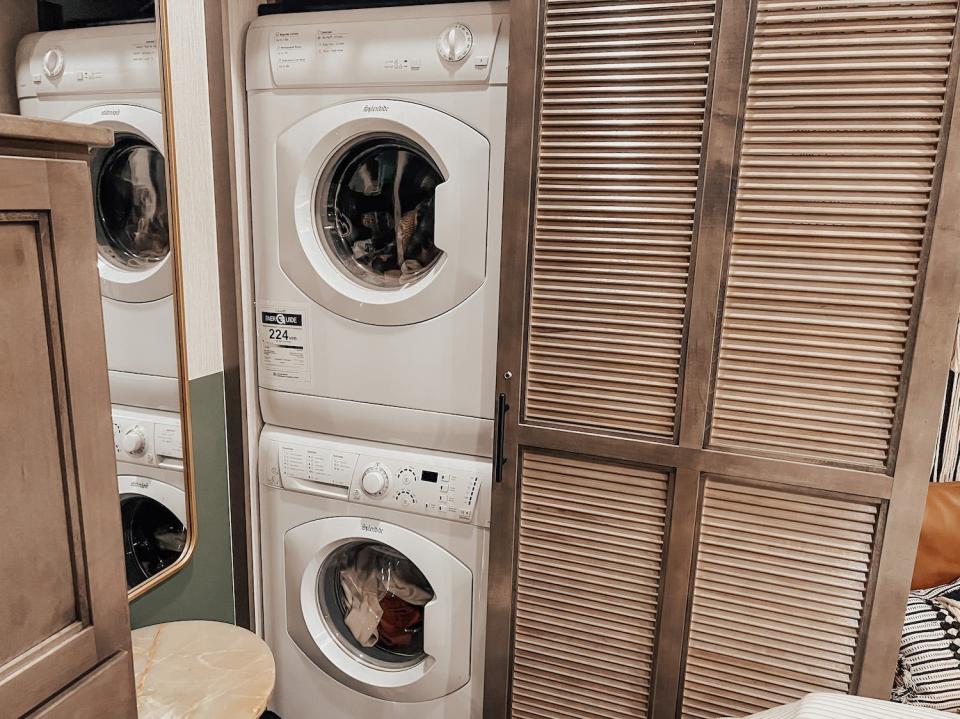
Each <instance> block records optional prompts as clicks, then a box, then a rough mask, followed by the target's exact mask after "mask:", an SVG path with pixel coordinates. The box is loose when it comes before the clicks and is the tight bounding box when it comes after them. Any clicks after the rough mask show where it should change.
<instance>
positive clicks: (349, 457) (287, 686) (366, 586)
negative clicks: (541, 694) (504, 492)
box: [259, 427, 490, 719]
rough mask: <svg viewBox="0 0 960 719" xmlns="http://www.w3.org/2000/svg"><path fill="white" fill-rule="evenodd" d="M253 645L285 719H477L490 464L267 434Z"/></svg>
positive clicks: (292, 434)
mask: <svg viewBox="0 0 960 719" xmlns="http://www.w3.org/2000/svg"><path fill="white" fill-rule="evenodd" d="M259 473H260V484H261V487H260V490H261V491H260V514H261V545H262V556H263V583H262V586H263V612H264V615H263V621H264V635H265V638H266V640H267V642H268V643H269V644H270V646H271V648H272V650H273V653H274V657H275V658H276V662H277V688H276V692H275V694H274V699H273V705H272V707H273V708H274V710H275V711H276V712H277V713H278V714H280V715H281V716H283V717H284V719H308V718H309V717H314V716H317V711H318V707H322V708H323V710H322V714H323V716H324V717H325V718H326V719H356V718H357V717H391V719H414V718H416V719H450V717H457V719H479V717H481V716H482V711H481V705H482V695H483V692H482V689H483V654H484V652H483V650H484V626H485V607H486V603H485V602H486V583H487V552H488V546H489V521H490V463H489V462H488V461H485V460H479V459H475V458H469V457H463V456H458V455H453V454H446V453H439V452H434V453H429V454H424V453H422V452H412V451H410V450H407V449H404V448H399V447H392V446H388V445H381V444H373V443H368V442H360V441H348V440H342V439H336V438H333V437H328V436H323V435H314V434H308V433H305V432H301V431H297V430H281V429H277V428H272V427H267V428H265V429H264V431H263V434H262V435H261V438H260V467H259Z"/></svg>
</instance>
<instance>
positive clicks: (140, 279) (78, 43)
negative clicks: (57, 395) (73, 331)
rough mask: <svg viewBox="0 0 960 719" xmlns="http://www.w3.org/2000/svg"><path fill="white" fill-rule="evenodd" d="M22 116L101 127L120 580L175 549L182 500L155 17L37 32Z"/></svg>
mask: <svg viewBox="0 0 960 719" xmlns="http://www.w3.org/2000/svg"><path fill="white" fill-rule="evenodd" d="M17 94H18V96H19V99H20V112H21V114H23V115H26V116H29V117H39V118H45V119H50V120H66V121H69V122H78V123H83V124H90V125H103V126H106V127H109V128H111V129H112V130H114V133H115V138H116V142H115V144H114V145H113V147H110V148H105V149H102V150H100V151H98V152H97V153H96V154H95V156H94V158H93V161H92V163H91V171H92V187H93V205H94V208H93V209H94V220H95V224H96V233H97V242H98V251H99V252H98V267H99V271H100V289H101V294H102V307H103V325H104V334H105V337H106V344H107V364H108V367H109V374H110V394H111V401H112V402H113V426H114V446H115V450H116V457H117V484H118V491H119V497H120V502H121V515H122V519H123V532H124V548H125V553H126V563H127V582H128V585H129V586H130V587H133V586H135V585H137V584H139V583H141V582H142V581H144V580H145V579H147V578H149V577H150V576H152V575H153V574H155V573H156V572H158V571H160V570H161V569H163V568H164V567H165V566H167V565H169V564H170V563H172V562H173V561H175V560H176V559H177V557H179V556H180V553H181V552H182V550H183V547H184V542H185V531H184V521H185V514H186V498H185V494H184V482H183V449H182V442H181V435H180V417H179V413H178V412H179V405H180V395H179V383H178V380H177V354H176V347H177V339H176V331H175V320H174V304H173V266H172V264H171V258H170V240H169V229H168V221H167V201H166V197H167V194H166V175H165V162H164V157H163V152H164V145H163V118H162V115H161V96H160V67H159V56H158V53H157V39H156V26H155V25H154V24H153V23H135V24H127V25H111V26H105V27H93V28H83V29H72V30H61V31H54V32H42V33H34V34H31V35H28V36H26V37H25V38H23V40H21V42H20V44H19V46H18V49H17Z"/></svg>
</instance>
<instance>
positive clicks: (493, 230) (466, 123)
mask: <svg viewBox="0 0 960 719" xmlns="http://www.w3.org/2000/svg"><path fill="white" fill-rule="evenodd" d="M507 20H508V7H507V4H506V3H485V2H477V3H464V4H455V5H430V6H415V7H384V8H376V9H369V10H344V11H332V12H322V13H304V14H298V15H295V16H294V15H274V16H268V17H262V18H259V19H257V20H256V21H254V22H253V23H252V25H251V27H250V30H249V33H248V35H247V65H246V69H247V93H248V106H249V118H250V162H251V173H250V174H251V178H252V213H253V241H254V269H255V287H256V304H257V321H258V335H259V352H260V355H259V368H258V371H259V383H260V387H261V392H260V402H261V410H262V413H263V416H264V419H265V420H266V421H267V422H268V423H272V424H279V425H282V426H286V427H294V428H297V429H303V430H313V431H321V432H329V433H331V434H334V435H337V436H350V437H358V438H366V439H373V440H381V441H391V442H396V443H402V444H412V445H416V446H420V447H429V448H440V449H444V450H453V451H459V452H463V453H467V454H473V455H479V454H489V452H490V435H491V432H492V417H493V395H494V376H493V375H494V370H495V363H496V356H495V353H496V339H497V300H498V290H499V266H500V215H501V204H502V185H503V156H504V123H505V114H506V80H507V35H508V28H507Z"/></svg>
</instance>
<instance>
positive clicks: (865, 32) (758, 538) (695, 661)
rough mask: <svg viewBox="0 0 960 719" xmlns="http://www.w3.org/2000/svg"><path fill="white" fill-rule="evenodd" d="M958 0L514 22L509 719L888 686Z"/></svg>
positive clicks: (502, 628) (691, 3)
mask: <svg viewBox="0 0 960 719" xmlns="http://www.w3.org/2000/svg"><path fill="white" fill-rule="evenodd" d="M958 1H960V0H952V1H950V2H946V1H940V0H752V1H751V2H748V1H747V0H743V1H740V0H737V1H734V0H620V1H614V2H610V1H609V0H516V1H515V2H514V3H513V17H512V29H511V56H512V57H511V78H510V80H511V83H510V90H509V92H510V103H509V122H508V127H509V130H508V133H509V135H508V145H509V147H510V152H508V160H507V175H506V188H505V197H506V201H505V213H504V232H503V236H504V247H503V272H502V277H503V280H502V290H501V311H500V321H501V324H500V340H499V341H500V347H499V360H498V373H499V377H498V393H500V394H501V395H502V397H503V399H502V402H501V404H502V405H503V406H504V407H505V408H506V410H505V412H504V413H503V417H502V419H503V431H502V432H499V433H498V438H499V445H500V451H499V452H498V453H497V461H499V460H500V459H502V460H503V464H502V468H501V470H500V472H499V473H498V474H500V475H502V476H501V481H500V482H499V483H498V484H497V485H496V487H495V489H494V497H493V501H494V512H493V516H494V520H493V521H494V523H493V527H492V534H491V536H492V540H491V553H492V556H491V579H490V593H489V609H488V625H487V658H486V674H485V686H486V695H485V716H487V717H489V718H490V719H503V718H506V717H511V718H513V719H573V718H574V717H575V718H576V719H627V718H630V719H634V718H638V717H655V718H657V719H668V718H670V719H674V718H675V717H684V718H687V717H689V718H690V719H695V718H696V719H700V718H703V719H713V718H715V717H727V716H740V715H744V714H747V713H750V712H753V711H757V710H761V709H763V708H767V707H771V706H774V705H777V704H781V703H787V702H789V701H792V700H794V699H796V698H798V697H799V696H802V695H803V694H805V693H807V692H810V691H814V690H825V691H839V692H849V693H858V694H863V695H868V696H875V697H885V696H888V695H889V690H890V686H891V681H892V677H893V670H894V665H895V662H896V653H897V648H898V644H899V634H900V625H901V624H902V618H903V610H904V606H905V599H906V593H907V591H908V588H909V582H910V575H911V571H912V566H913V557H914V551H915V547H916V541H917V535H918V533H919V525H920V520H921V513H922V507H923V500H924V496H925V491H926V480H927V476H928V474H929V467H930V462H931V461H932V457H933V448H934V443H935V437H936V425H937V420H938V417H939V411H940V400H941V398H942V393H943V389H944V384H945V381H946V369H947V362H948V359H949V353H950V344H951V338H952V333H951V332H952V328H953V327H955V323H956V319H957V310H958V304H960V242H958V240H957V231H958V229H960V203H957V202H955V201H952V198H953V197H956V196H958V194H960V137H958V131H957V130H956V123H955V122H954V121H953V120H954V118H953V116H954V114H955V112H956V103H955V97H954V95H955V91H956V83H957V55H958V48H957V44H956V42H955V39H956V37H957V30H956V27H957V20H958V7H957V3H958ZM951 138H952V139H951ZM941 198H948V199H946V200H943V201H941Z"/></svg>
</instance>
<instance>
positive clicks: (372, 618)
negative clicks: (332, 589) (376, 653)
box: [340, 547, 433, 647]
mask: <svg viewBox="0 0 960 719" xmlns="http://www.w3.org/2000/svg"><path fill="white" fill-rule="evenodd" d="M340 586H341V588H342V589H343V596H344V600H345V603H346V605H347V611H346V616H345V617H344V623H345V624H346V625H347V628H348V629H349V630H350V631H351V632H352V633H353V636H354V637H355V638H356V640H357V641H358V642H359V643H360V646H362V647H372V646H373V645H374V644H376V643H377V642H378V641H379V639H380V633H379V631H378V629H377V628H378V626H379V625H380V619H381V618H382V617H383V609H382V607H381V606H380V600H381V599H383V598H384V597H385V596H387V593H388V592H389V593H390V594H393V595H394V596H395V597H398V598H399V599H402V600H403V601H405V602H408V603H410V604H416V605H417V606H421V607H422V606H423V605H424V604H426V603H427V602H429V601H430V600H431V599H433V595H432V594H431V593H430V592H428V591H426V590H425V589H423V588H422V587H419V586H417V585H416V584H414V583H412V582H409V581H407V580H406V579H404V578H403V577H401V576H400V575H399V574H398V573H397V571H396V567H395V566H394V565H393V564H392V563H391V562H390V561H389V560H388V559H387V558H385V557H384V556H383V554H381V553H380V552H378V551H376V550H374V549H371V548H369V547H366V548H364V549H361V550H360V551H359V552H357V554H356V557H355V559H354V561H353V566H351V567H346V568H344V569H341V570H340Z"/></svg>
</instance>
